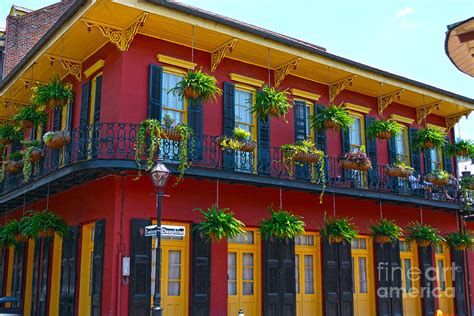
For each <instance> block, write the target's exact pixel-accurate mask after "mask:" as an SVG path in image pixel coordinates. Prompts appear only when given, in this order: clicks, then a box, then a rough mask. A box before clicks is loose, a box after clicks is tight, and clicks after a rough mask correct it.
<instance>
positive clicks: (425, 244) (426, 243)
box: [416, 240, 432, 248]
mask: <svg viewBox="0 0 474 316" xmlns="http://www.w3.org/2000/svg"><path fill="white" fill-rule="evenodd" d="M416 244H417V245H418V246H420V247H422V248H426V247H428V246H431V244H432V242H431V240H417V241H416Z"/></svg>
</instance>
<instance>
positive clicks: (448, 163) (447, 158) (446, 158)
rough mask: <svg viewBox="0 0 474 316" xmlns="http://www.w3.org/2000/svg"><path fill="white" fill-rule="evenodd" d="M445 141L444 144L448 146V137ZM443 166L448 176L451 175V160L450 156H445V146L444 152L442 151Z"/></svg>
mask: <svg viewBox="0 0 474 316" xmlns="http://www.w3.org/2000/svg"><path fill="white" fill-rule="evenodd" d="M445 139H446V144H449V137H448V136H446V137H445ZM443 165H444V170H445V171H447V172H449V173H450V174H453V172H454V170H453V159H452V158H451V156H449V155H447V154H446V146H445V147H444V150H443Z"/></svg>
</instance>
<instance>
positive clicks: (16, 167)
mask: <svg viewBox="0 0 474 316" xmlns="http://www.w3.org/2000/svg"><path fill="white" fill-rule="evenodd" d="M22 159H23V154H22V153H21V152H19V151H14V152H11V153H10V160H9V161H8V162H7V166H6V171H7V172H8V173H10V174H13V173H17V172H18V171H20V170H21V169H22V168H23V160H22Z"/></svg>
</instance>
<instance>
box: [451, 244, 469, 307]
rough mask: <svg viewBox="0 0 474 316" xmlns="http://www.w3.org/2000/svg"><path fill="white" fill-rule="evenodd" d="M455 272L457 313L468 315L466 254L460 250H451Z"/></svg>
mask: <svg viewBox="0 0 474 316" xmlns="http://www.w3.org/2000/svg"><path fill="white" fill-rule="evenodd" d="M451 254H452V264H453V269H454V270H453V274H454V305H455V308H456V310H455V312H456V313H455V315H457V316H467V315H468V314H467V306H466V305H467V304H466V284H465V282H464V281H465V279H464V271H465V265H464V255H465V253H464V252H463V251H460V250H454V249H453V250H451Z"/></svg>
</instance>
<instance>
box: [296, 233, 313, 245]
mask: <svg viewBox="0 0 474 316" xmlns="http://www.w3.org/2000/svg"><path fill="white" fill-rule="evenodd" d="M295 245H297V246H314V235H301V236H295Z"/></svg>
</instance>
